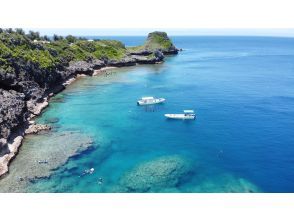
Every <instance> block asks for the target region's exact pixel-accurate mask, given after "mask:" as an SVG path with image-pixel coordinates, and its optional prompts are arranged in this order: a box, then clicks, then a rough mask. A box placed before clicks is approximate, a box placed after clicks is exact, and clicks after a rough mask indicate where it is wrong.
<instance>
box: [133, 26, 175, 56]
mask: <svg viewBox="0 0 294 220" xmlns="http://www.w3.org/2000/svg"><path fill="white" fill-rule="evenodd" d="M172 47H173V43H172V41H171V40H170V39H169V37H168V36H167V34H166V33H165V32H159V31H155V32H152V33H150V34H149V35H148V38H147V41H146V42H145V44H144V45H142V46H136V47H129V48H128V50H129V52H139V51H146V50H147V51H152V52H153V51H155V50H158V49H160V50H162V51H168V50H169V49H171V48H172Z"/></svg>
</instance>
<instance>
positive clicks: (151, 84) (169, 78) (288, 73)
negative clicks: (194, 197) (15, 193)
mask: <svg viewBox="0 0 294 220" xmlns="http://www.w3.org/2000/svg"><path fill="white" fill-rule="evenodd" d="M117 38H118V39H119V37H117ZM122 40H123V41H125V42H126V44H127V45H130V44H136V43H137V42H138V43H140V42H141V41H143V40H144V38H140V37H136V38H132V37H128V38H126V37H124V39H122ZM173 40H174V43H175V44H176V45H177V46H178V47H179V48H183V49H184V51H182V52H181V53H180V54H179V55H177V56H171V57H167V58H166V62H165V63H163V64H158V65H142V66H136V67H131V68H122V69H117V70H115V71H114V70H112V71H111V73H112V74H110V75H109V76H107V77H106V76H105V75H101V76H96V77H86V78H82V79H80V80H78V81H77V82H75V83H74V84H72V85H71V86H70V87H69V88H68V89H67V90H65V91H64V92H62V93H61V94H59V95H58V96H57V97H55V98H54V99H53V101H52V103H51V104H50V107H49V108H48V109H47V110H46V111H45V113H44V114H43V115H42V116H41V117H40V118H39V119H38V120H39V121H40V122H46V121H47V122H48V119H49V120H50V119H52V118H58V122H56V123H54V124H53V125H54V126H55V129H54V130H53V132H61V131H68V130H74V131H79V132H81V133H85V134H87V135H90V136H91V137H92V138H93V140H94V143H93V147H92V148H91V149H89V150H87V151H85V152H83V153H82V154H80V155H78V156H75V157H73V158H71V159H70V160H69V161H68V163H66V164H65V165H63V166H62V167H60V168H59V169H57V170H55V171H54V173H53V175H52V176H51V177H50V178H49V179H41V180H38V181H36V182H35V183H34V184H32V185H31V187H30V191H33V192H119V191H120V190H119V188H118V187H119V185H120V184H121V183H120V182H121V181H120V180H121V178H122V177H123V176H124V175H125V174H126V173H128V172H131V171H132V170H133V169H134V167H137V166H138V165H140V164H142V163H144V162H146V161H152V160H154V159H156V158H159V157H162V156H168V155H180V156H181V157H183V158H186V159H187V160H189V161H190V162H191V167H190V172H189V173H188V174H186V178H185V179H184V180H181V181H180V182H178V183H177V184H175V185H173V186H172V187H170V186H168V187H165V186H161V188H159V189H158V188H157V189H156V190H155V189H154V190H153V189H151V190H150V191H151V192H152V191H157V192H231V191H234V192H235V191H237V192H244V191H262V192H294V184H293V183H294V136H293V129H294V120H293V118H294V87H293V84H294V39H291V38H262V37H174V38H173ZM142 96H157V97H164V98H166V100H167V101H166V103H165V104H162V105H157V106H154V107H150V106H149V107H140V106H137V105H136V101H137V99H138V98H140V97H142ZM183 109H194V110H195V111H196V113H197V120H195V121H171V120H166V119H165V118H164V116H163V115H164V114H165V113H177V112H181V111H182V110H183ZM44 138H46V137H44ZM65 144H66V143H65ZM92 167H93V168H95V172H94V173H93V174H91V175H84V176H81V174H82V173H83V171H84V170H85V169H89V168H92ZM100 178H102V179H103V184H98V183H97V182H98V181H99V179H100Z"/></svg>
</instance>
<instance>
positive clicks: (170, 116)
mask: <svg viewBox="0 0 294 220" xmlns="http://www.w3.org/2000/svg"><path fill="white" fill-rule="evenodd" d="M164 116H165V117H166V118H168V119H176V120H195V119H196V115H185V114H165V115H164Z"/></svg>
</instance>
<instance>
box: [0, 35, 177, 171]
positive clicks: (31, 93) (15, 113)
mask: <svg viewBox="0 0 294 220" xmlns="http://www.w3.org/2000/svg"><path fill="white" fill-rule="evenodd" d="M5 36H6V37H7V39H9V42H10V39H12V40H14V38H13V37H12V36H10V35H9V34H8V35H5ZM19 37H20V36H19ZM20 39H22V37H20ZM0 43H1V42H0ZM14 43H17V44H20V45H22V44H27V46H29V47H32V49H36V48H35V47H36V45H35V44H33V43H32V42H30V41H29V39H26V38H23V39H22V41H19V42H14V41H11V42H10V43H9V44H12V46H13V45H14ZM112 44H115V45H116V47H118V48H119V50H124V54H123V58H121V59H109V58H106V57H105V58H101V59H94V58H93V57H91V58H89V59H86V60H84V61H71V62H69V60H66V59H65V60H63V59H62V62H60V63H56V64H55V65H52V68H42V67H41V66H40V64H38V63H34V62H32V61H26V60H25V59H24V58H23V57H21V56H20V57H15V56H10V57H9V59H7V62H9V64H10V65H11V66H10V67H11V69H9V68H6V69H5V70H4V66H3V67H2V66H1V65H2V63H1V62H0V103H1V105H0V167H1V161H2V162H3V163H4V164H2V165H3V166H2V167H4V168H5V169H4V171H3V170H2V171H3V172H0V176H1V173H2V174H3V173H5V172H7V169H6V167H7V165H8V163H9V158H10V159H11V158H13V157H14V153H12V151H11V150H10V148H9V146H12V145H9V143H10V142H11V141H13V140H14V139H15V135H14V136H13V135H12V134H15V133H17V132H19V130H20V131H21V132H22V133H23V134H24V130H25V129H28V130H27V133H37V132H38V130H39V129H42V128H41V127H37V126H30V127H28V126H29V123H28V121H29V120H31V119H32V118H33V117H35V116H37V115H39V114H40V113H41V112H42V110H43V109H44V108H46V107H47V106H48V105H49V98H50V97H52V96H54V94H57V93H58V92H60V91H62V90H63V89H65V88H66V86H67V85H69V84H70V83H71V82H73V81H74V80H75V79H76V78H77V77H78V76H79V75H93V74H94V71H95V70H99V69H101V68H103V67H124V66H134V65H137V64H156V63H160V62H162V61H163V60H164V54H175V53H176V51H177V49H176V48H175V47H174V46H173V44H172V43H171V41H170V39H169V38H168V37H167V35H166V33H165V34H164V33H163V32H153V33H150V34H149V35H148V39H147V42H146V44H145V45H144V48H145V49H142V50H138V51H131V52H129V50H128V49H127V48H125V47H124V46H121V43H118V42H112ZM38 47H39V48H37V49H38V50H40V51H45V50H47V49H48V48H47V49H46V48H45V47H44V46H42V45H39V46H38ZM108 47H109V45H108ZM88 49H89V48H88ZM7 52H9V50H8V51H7ZM48 52H49V53H50V54H51V55H53V56H55V55H57V51H56V50H54V49H52V48H49V49H48ZM5 59H6V58H5ZM5 62H6V61H5ZM44 64H46V63H44ZM12 70H13V71H12ZM10 71H11V72H10ZM44 129H48V128H44ZM17 143H19V142H17ZM20 143H21V142H20ZM13 146H17V145H13ZM13 149H14V150H17V147H16V148H13ZM5 155H10V156H7V157H5ZM4 157H5V159H3V158H4Z"/></svg>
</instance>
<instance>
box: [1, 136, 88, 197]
mask: <svg viewBox="0 0 294 220" xmlns="http://www.w3.org/2000/svg"><path fill="white" fill-rule="evenodd" d="M92 144H93V141H92V139H91V138H90V137H89V136H86V135H83V134H81V133H77V132H62V133H51V134H44V135H37V136H31V137H29V138H28V139H26V142H25V143H24V145H23V146H22V148H21V149H20V152H19V155H18V158H17V160H15V161H13V162H12V164H11V167H10V170H9V174H8V175H6V176H4V177H3V179H1V181H0V192H25V191H26V187H27V186H28V185H29V184H30V182H33V181H35V180H36V179H37V178H45V177H49V176H50V175H51V174H52V172H53V170H55V169H57V168H58V167H60V166H61V165H63V164H65V163H66V162H67V160H68V159H69V158H70V157H73V156H75V155H77V154H79V153H81V152H83V151H85V150H87V149H88V148H89V147H91V146H92Z"/></svg>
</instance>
